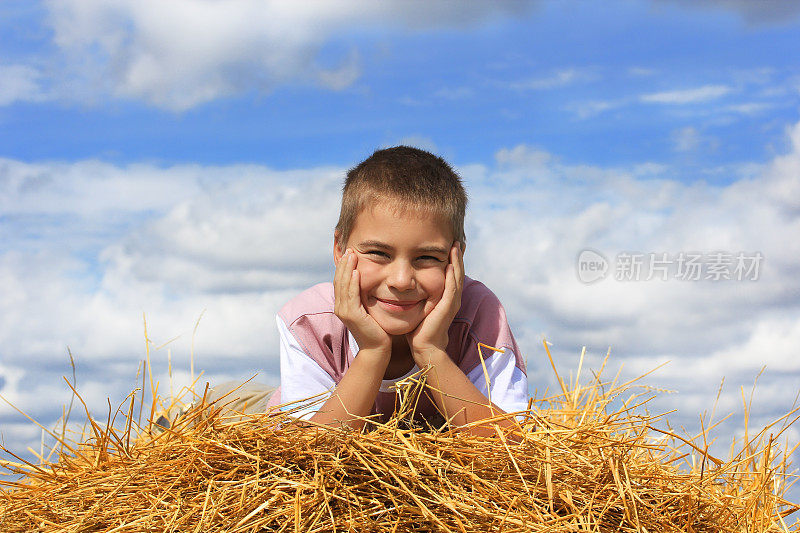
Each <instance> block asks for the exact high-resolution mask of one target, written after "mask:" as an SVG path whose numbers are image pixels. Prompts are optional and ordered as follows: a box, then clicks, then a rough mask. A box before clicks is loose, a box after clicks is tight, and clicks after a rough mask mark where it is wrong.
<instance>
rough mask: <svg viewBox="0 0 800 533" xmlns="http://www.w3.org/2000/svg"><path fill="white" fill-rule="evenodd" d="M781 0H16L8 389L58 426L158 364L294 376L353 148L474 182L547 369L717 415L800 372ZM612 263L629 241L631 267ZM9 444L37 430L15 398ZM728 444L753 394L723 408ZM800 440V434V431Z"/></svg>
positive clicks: (4, 426) (4, 166)
mask: <svg viewBox="0 0 800 533" xmlns="http://www.w3.org/2000/svg"><path fill="white" fill-rule="evenodd" d="M795 6H796V4H794V3H788V2H759V3H750V2H746V1H738V0H719V1H705V2H684V1H682V0H655V1H638V2H632V1H631V2H605V3H602V5H601V4H599V3H598V4H590V3H583V2H575V3H572V2H547V1H541V2H494V3H477V2H476V3H466V4H464V3H460V2H438V3H431V2H411V3H409V2H381V3H366V2H356V1H342V2H338V3H330V2H318V3H313V2H312V3H288V2H274V3H269V2H267V3H264V2H260V1H256V0H236V1H231V2H225V3H220V2H209V1H201V0H175V1H173V2H168V3H164V2H158V1H155V0H135V1H134V0H120V1H118V2H113V3H112V2H105V1H101V0H62V1H60V2H40V3H37V2H13V1H12V2H4V3H2V5H0V394H2V395H3V396H4V397H6V398H8V399H10V400H11V401H13V402H14V403H15V405H18V406H19V407H21V408H23V409H25V410H26V411H27V412H29V413H31V414H32V415H34V416H36V417H37V418H39V419H40V420H41V421H42V422H43V423H45V424H53V423H55V421H56V420H57V419H58V417H59V416H60V414H61V406H62V405H63V404H64V403H66V402H68V401H69V394H68V389H67V388H66V387H65V386H63V385H62V380H61V376H63V375H66V374H68V373H70V372H71V371H70V369H69V366H68V357H67V355H66V347H67V346H69V347H70V349H71V350H72V352H73V353H74V354H75V355H76V357H77V364H78V380H79V386H80V390H81V391H82V393H83V395H84V397H85V398H86V399H87V401H89V403H90V405H92V406H96V407H95V408H96V409H98V410H99V411H101V412H102V410H103V409H104V408H105V405H106V398H110V399H111V401H112V403H118V402H119V401H121V400H122V399H123V398H124V397H125V395H126V394H127V393H128V392H129V391H130V390H131V389H132V388H133V387H134V386H135V381H136V378H135V375H136V371H137V367H138V365H139V363H140V361H141V359H142V357H143V354H144V338H143V333H142V315H143V313H144V314H145V315H146V316H147V321H148V331H149V334H150V338H151V339H152V340H153V346H152V347H153V348H155V347H157V346H160V345H161V344H163V343H165V342H167V341H168V340H170V339H172V338H173V337H176V336H178V339H177V340H176V341H174V342H172V343H171V344H169V345H168V346H167V347H165V348H163V349H161V350H158V351H155V352H154V354H155V356H154V369H155V371H156V374H157V377H159V378H160V379H161V380H166V379H168V376H167V362H166V358H167V356H166V353H165V352H166V350H170V353H171V356H172V358H173V368H174V369H175V371H174V374H173V378H174V380H175V383H176V385H185V384H187V383H188V382H189V375H188V369H187V367H188V363H187V361H188V354H189V350H190V345H191V342H190V341H191V333H192V330H193V328H194V325H195V322H196V320H197V318H198V317H199V316H200V315H201V313H203V312H204V310H205V313H204V314H203V319H202V321H201V325H200V326H199V328H198V331H197V337H196V339H195V347H196V359H197V361H196V362H197V367H198V368H201V369H203V370H205V371H206V372H207V375H208V376H209V379H211V380H212V381H213V380H223V379H247V378H249V377H250V376H252V375H253V374H254V373H259V378H258V379H260V380H262V381H265V382H269V383H273V384H276V383H277V381H278V379H279V376H278V369H277V336H276V332H275V328H274V324H273V316H274V314H275V312H276V311H277V309H279V308H280V306H281V305H282V303H283V302H285V301H286V300H287V299H288V298H290V297H291V296H292V295H293V294H296V293H297V292H299V291H300V290H302V289H303V288H305V287H307V286H309V285H311V284H313V283H317V282H320V281H325V280H327V279H329V277H330V274H331V258H330V246H331V242H330V241H331V233H332V228H333V225H334V223H335V220H336V215H337V209H338V207H337V202H338V191H339V187H340V183H341V178H342V176H343V174H344V172H345V170H346V169H347V168H349V167H351V166H353V165H354V164H356V163H357V162H358V161H359V160H360V159H362V158H364V157H366V156H367V155H369V154H370V153H371V151H372V150H374V149H375V148H378V147H381V146H386V145H393V144H397V143H408V144H414V145H417V146H420V147H422V148H426V149H430V150H433V151H435V152H437V153H439V154H441V155H443V156H444V157H445V158H447V159H448V160H449V161H451V162H452V163H453V164H454V166H455V167H456V168H457V169H458V170H459V171H460V173H461V174H462V176H463V177H464V180H465V183H466V185H467V187H468V190H469V192H470V196H471V200H470V201H471V204H470V210H469V212H468V217H467V239H468V242H469V247H468V250H467V256H466V262H467V268H468V274H469V275H471V276H473V277H476V278H478V279H481V280H482V281H484V282H485V283H486V284H487V285H488V286H489V287H490V288H492V289H493V290H494V291H495V292H496V293H497V294H498V296H499V297H500V299H501V301H502V302H503V303H504V305H505V307H506V309H507V311H508V315H509V317H510V321H511V324H512V327H513V329H514V332H515V335H516V336H517V339H518V341H519V344H520V346H521V348H522V350H523V351H524V352H525V353H526V356H527V358H528V364H529V378H530V386H531V390H532V391H533V390H535V389H539V390H543V389H544V388H545V387H547V386H551V385H552V384H553V381H552V378H550V377H548V376H549V371H548V366H549V365H548V364H547V363H546V360H545V359H543V356H544V354H543V350H542V348H541V339H542V337H543V336H544V337H546V338H547V339H548V340H549V341H550V342H552V343H553V350H554V353H555V354H556V355H557V357H558V361H560V364H561V365H562V368H563V369H564V372H565V373H567V374H568V372H569V370H568V369H570V368H576V367H577V357H578V354H579V353H580V350H581V348H582V347H583V346H586V347H587V349H588V363H587V364H589V365H590V366H595V367H596V366H598V365H599V363H600V361H601V360H602V357H603V356H604V355H605V353H606V351H607V349H608V347H609V346H611V348H612V355H613V357H614V359H612V361H613V362H616V363H618V364H623V365H624V366H623V369H624V370H623V375H625V376H628V377H632V376H635V375H639V374H641V373H644V372H647V371H648V370H650V369H652V368H653V367H654V366H656V365H658V364H661V363H663V362H666V361H671V363H670V364H669V365H668V366H667V367H665V369H663V370H661V371H659V372H658V373H657V374H655V375H654V376H652V377H651V378H648V379H649V380H650V381H649V383H651V384H655V385H657V386H659V387H662V388H664V389H670V390H676V391H678V393H677V394H674V395H666V396H664V397H660V398H658V399H657V400H655V402H656V403H655V404H654V410H658V409H662V410H671V409H677V410H678V411H677V413H676V414H675V415H673V420H674V421H675V422H676V425H685V426H686V427H687V428H692V427H696V426H697V420H698V415H699V413H701V412H703V411H704V410H710V409H711V406H712V405H713V403H714V398H715V396H716V392H717V388H718V385H719V383H720V381H721V380H722V378H723V377H724V378H725V382H726V387H725V389H724V390H723V394H722V395H721V397H720V407H719V408H718V411H721V412H725V413H727V412H737V411H740V410H741V403H740V398H741V396H740V388H741V387H745V388H747V389H748V390H749V387H750V386H751V384H752V382H753V380H754V378H755V376H756V375H757V374H758V373H759V371H760V370H761V368H762V366H764V365H766V370H765V371H764V373H763V374H762V375H761V377H760V381H759V383H760V385H759V387H758V389H757V394H756V400H757V401H756V404H755V406H754V411H753V413H754V421H755V422H756V423H757V424H765V423H767V421H769V420H770V419H772V418H774V417H775V416H778V415H780V414H783V413H785V412H786V411H788V410H789V409H790V408H791V406H792V401H793V399H794V397H795V395H796V394H797V392H798V390H800V362H798V358H797V357H796V349H797V346H798V343H800V281H798V280H800V268H798V262H797V257H800V243H798V239H797V235H798V234H800V203H798V202H800V114H799V113H798V110H799V109H800V64H798V63H797V60H796V59H795V55H796V54H794V53H793V52H794V50H795V49H796V48H797V43H800V7H795ZM586 249H591V250H595V251H597V252H599V253H601V254H602V255H603V256H604V257H605V258H606V259H607V260H609V261H610V262H613V261H614V260H615V258H617V257H618V256H619V255H620V254H622V253H629V252H638V253H642V254H645V256H647V254H651V253H652V254H656V253H658V254H668V256H669V257H670V258H676V257H678V255H679V254H681V253H687V252H697V253H701V254H704V256H705V257H706V258H707V259H708V258H710V257H711V256H712V254H713V253H716V252H720V251H722V252H725V253H730V254H736V253H739V252H746V253H748V254H754V253H756V252H758V253H760V254H762V255H763V257H764V264H763V269H762V270H761V272H760V277H759V278H758V279H757V280H750V281H736V280H729V281H726V282H715V281H713V280H709V279H701V280H697V281H690V282H687V281H679V280H677V279H675V278H674V277H672V278H671V279H669V280H666V281H659V280H649V281H645V280H642V281H637V282H635V281H628V282H626V281H623V280H619V279H615V278H614V276H613V271H612V272H611V273H610V274H609V276H608V277H607V279H603V280H601V281H599V282H597V283H592V284H586V283H582V282H581V279H579V276H577V275H576V258H577V257H578V256H579V254H580V253H581V251H582V250H586ZM612 266H613V265H612ZM0 428H1V429H0V431H2V434H3V438H4V439H5V442H6V443H7V445H9V446H10V447H14V448H16V449H21V450H22V449H24V448H25V447H26V446H32V447H35V448H36V447H38V443H39V439H40V434H39V432H38V430H36V428H34V427H33V426H31V424H29V423H28V422H27V421H25V420H24V419H22V418H21V417H20V416H19V415H17V414H16V413H15V412H14V411H12V410H11V409H10V408H8V407H6V406H4V405H0ZM720 431H721V434H720V442H723V443H725V444H723V445H722V447H723V448H726V446H727V442H729V441H730V438H733V437H735V436H737V435H741V433H742V427H741V417H734V418H732V419H731V420H730V421H729V422H727V423H726V425H723V426H722V427H721V429H720ZM788 435H789V436H790V437H791V438H793V439H795V440H800V431H799V430H798V429H797V428H791V429H790V430H789V432H788Z"/></svg>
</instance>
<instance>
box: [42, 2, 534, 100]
mask: <svg viewBox="0 0 800 533" xmlns="http://www.w3.org/2000/svg"><path fill="white" fill-rule="evenodd" d="M411 4H412V5H411V6H410V5H409V3H408V2H398V1H392V2H375V3H366V4H365V3H363V2H357V1H346V2H336V3H332V2H324V1H313V2H281V1H270V2H262V1H260V0H235V1H231V2H207V1H203V0H176V1H173V2H167V3H165V2H159V1H157V0H122V1H117V2H105V1H102V0H66V1H61V0H59V1H50V2H47V4H46V5H47V7H48V10H49V21H50V25H51V27H52V29H53V32H54V41H55V44H56V45H57V46H58V47H59V48H60V49H61V51H62V53H63V56H64V58H65V63H64V68H65V69H66V71H67V75H68V76H70V77H72V78H75V79H77V80H79V81H81V82H83V83H84V84H85V86H86V88H89V87H97V86H98V85H100V86H103V87H104V90H108V91H110V92H112V93H113V94H114V95H116V96H120V97H126V98H134V99H141V100H144V101H146V102H148V103H150V104H153V105H156V106H159V107H163V108H166V109H171V110H175V111H182V110H185V109H189V108H191V107H194V106H197V105H199V104H202V103H205V102H209V101H211V100H213V99H216V98H223V97H226V96H232V95H236V94H241V93H243V92H246V91H258V92H269V91H270V90H271V89H273V88H274V87H275V86H276V85H279V84H285V83H301V84H318V85H321V86H323V87H327V88H330V89H333V90H341V89H344V88H346V87H348V86H350V85H351V84H352V83H353V82H354V81H355V80H356V79H357V78H358V77H359V75H360V66H359V60H358V57H359V54H358V50H357V49H356V48H354V47H353V48H351V49H350V51H349V52H347V53H346V54H345V55H344V56H342V57H340V58H339V59H338V61H333V63H332V64H331V63H329V62H327V61H323V60H322V59H321V56H320V52H321V51H322V49H323V48H324V46H325V45H326V43H327V42H328V41H329V40H330V39H331V38H335V36H336V35H338V34H339V33H340V32H341V31H342V30H344V29H351V30H352V29H358V28H365V29H366V28H375V27H390V28H398V29H401V30H407V29H414V30H421V29H428V28H434V27H441V26H452V25H469V24H475V23H479V22H481V21H484V20H486V19H487V18H491V17H492V16H495V15H507V14H514V13H518V12H520V11H525V10H528V9H529V8H530V5H531V4H532V2H523V3H519V2H511V1H505V2H492V3H470V4H463V3H461V2H436V3H431V2H413V3H411Z"/></svg>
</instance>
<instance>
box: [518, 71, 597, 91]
mask: <svg viewBox="0 0 800 533" xmlns="http://www.w3.org/2000/svg"><path fill="white" fill-rule="evenodd" d="M597 77H598V76H597V73H596V72H595V71H594V70H592V69H579V68H565V69H561V70H557V71H555V72H553V73H552V74H550V75H549V76H545V77H541V78H531V79H528V80H524V81H519V82H515V83H512V84H511V88H512V89H517V90H545V89H555V88H557V87H564V86H566V85H572V84H574V83H581V82H587V81H593V80H596V79H597Z"/></svg>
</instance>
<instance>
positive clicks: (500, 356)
mask: <svg viewBox="0 0 800 533" xmlns="http://www.w3.org/2000/svg"><path fill="white" fill-rule="evenodd" d="M484 361H485V363H486V374H484V372H483V365H480V364H479V365H478V366H476V367H475V368H474V369H473V370H472V371H470V373H469V374H467V378H468V379H469V380H470V381H471V382H472V384H473V385H475V387H477V389H478V390H479V391H481V393H482V394H483V395H484V396H486V397H487V398H491V400H492V403H494V404H495V405H496V406H497V407H499V408H500V409H502V410H503V411H505V412H507V413H513V412H516V411H524V410H525V409H527V408H528V378H527V376H525V373H524V372H522V370H520V369H519V368H517V365H516V361H517V358H516V356H515V354H514V352H512V351H511V349H510V348H506V349H505V350H504V351H502V352H494V353H492V352H491V351H490V353H489V354H484ZM487 374H488V377H489V382H488V383H487V382H486V375H487ZM490 390H491V396H490V395H489V391H490Z"/></svg>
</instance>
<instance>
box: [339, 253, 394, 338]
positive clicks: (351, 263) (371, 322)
mask: <svg viewBox="0 0 800 533" xmlns="http://www.w3.org/2000/svg"><path fill="white" fill-rule="evenodd" d="M357 262H358V257H357V256H356V254H355V253H354V252H353V251H352V250H347V251H345V253H344V255H342V257H341V258H340V259H339V263H338V264H337V265H336V273H335V274H334V275H333V293H334V299H335V301H334V305H333V312H334V314H336V316H338V317H339V319H341V321H342V322H344V325H345V326H347V329H349V330H350V332H351V333H352V334H353V337H354V338H355V340H356V342H357V343H358V349H359V350H364V349H379V350H387V351H388V352H389V353H391V350H392V338H391V337H390V336H389V334H388V333H386V332H385V331H384V330H383V328H382V327H380V325H378V323H377V322H375V319H374V318H372V317H371V316H370V315H369V313H367V310H366V309H364V305H363V304H362V303H361V284H360V277H359V276H360V273H359V272H358V270H356V264H357Z"/></svg>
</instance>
